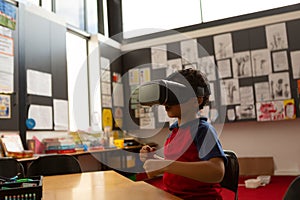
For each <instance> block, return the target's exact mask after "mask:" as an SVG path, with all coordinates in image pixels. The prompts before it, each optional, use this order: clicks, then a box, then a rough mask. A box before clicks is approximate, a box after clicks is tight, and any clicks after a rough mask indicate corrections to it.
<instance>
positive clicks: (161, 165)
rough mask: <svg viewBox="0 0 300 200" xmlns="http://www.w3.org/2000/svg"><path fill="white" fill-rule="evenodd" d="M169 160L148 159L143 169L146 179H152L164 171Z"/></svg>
mask: <svg viewBox="0 0 300 200" xmlns="http://www.w3.org/2000/svg"><path fill="white" fill-rule="evenodd" d="M171 162H172V161H170V160H158V159H148V160H146V161H145V163H144V166H143V167H144V169H145V171H146V173H147V176H148V178H153V177H155V176H158V175H160V174H163V173H164V172H165V171H166V167H167V166H168V165H169V164H170V163H171Z"/></svg>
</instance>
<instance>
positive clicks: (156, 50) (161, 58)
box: [151, 45, 167, 69]
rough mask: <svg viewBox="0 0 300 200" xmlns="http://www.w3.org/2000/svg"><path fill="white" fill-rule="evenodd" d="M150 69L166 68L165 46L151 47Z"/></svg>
mask: <svg viewBox="0 0 300 200" xmlns="http://www.w3.org/2000/svg"><path fill="white" fill-rule="evenodd" d="M151 63H152V69H159V68H166V67H167V45H160V46H155V47H151Z"/></svg>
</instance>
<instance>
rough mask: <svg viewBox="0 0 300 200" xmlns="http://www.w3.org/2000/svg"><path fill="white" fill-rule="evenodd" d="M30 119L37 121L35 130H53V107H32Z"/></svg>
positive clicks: (29, 112)
mask: <svg viewBox="0 0 300 200" xmlns="http://www.w3.org/2000/svg"><path fill="white" fill-rule="evenodd" d="M28 118H31V119H34V120H35V127H34V128H33V129H38V130H41V129H52V128H53V119H52V107H51V106H41V105H30V106H29V111H28Z"/></svg>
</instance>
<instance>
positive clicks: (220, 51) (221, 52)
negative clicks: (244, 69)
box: [213, 33, 233, 60]
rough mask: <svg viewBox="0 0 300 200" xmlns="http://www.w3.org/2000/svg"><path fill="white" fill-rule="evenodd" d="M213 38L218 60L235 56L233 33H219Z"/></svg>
mask: <svg viewBox="0 0 300 200" xmlns="http://www.w3.org/2000/svg"><path fill="white" fill-rule="evenodd" d="M213 39H214V47H215V55H216V59H217V60H219V59H223V58H231V57H232V56H233V48H232V38H231V33H226V34H222V35H217V36H214V38H213Z"/></svg>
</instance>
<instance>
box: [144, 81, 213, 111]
mask: <svg viewBox="0 0 300 200" xmlns="http://www.w3.org/2000/svg"><path fill="white" fill-rule="evenodd" d="M138 90H139V97H138V101H139V103H140V104H141V105H147V106H152V105H155V104H159V105H177V104H180V103H184V102H186V101H187V100H189V99H190V98H191V97H204V96H208V95H210V88H209V85H206V87H198V88H197V91H196V93H195V91H194V90H193V89H192V87H191V86H190V87H187V86H186V85H184V84H182V83H179V82H175V81H172V80H165V79H161V80H156V81H151V82H148V83H145V84H142V85H141V86H140V87H139V89H138Z"/></svg>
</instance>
